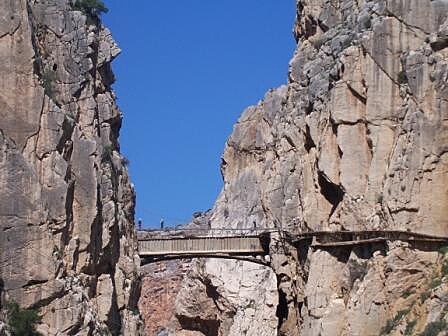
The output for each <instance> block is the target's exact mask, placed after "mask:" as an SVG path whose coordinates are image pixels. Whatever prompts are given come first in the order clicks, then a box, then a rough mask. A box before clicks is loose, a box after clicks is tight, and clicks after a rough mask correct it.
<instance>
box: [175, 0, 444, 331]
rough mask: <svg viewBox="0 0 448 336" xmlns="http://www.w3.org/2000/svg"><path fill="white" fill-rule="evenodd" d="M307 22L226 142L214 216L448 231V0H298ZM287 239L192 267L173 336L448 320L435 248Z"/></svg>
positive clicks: (301, 227)
mask: <svg viewBox="0 0 448 336" xmlns="http://www.w3.org/2000/svg"><path fill="white" fill-rule="evenodd" d="M294 33H295V36H296V39H297V45H298V47H297V50H296V52H295V54H294V57H293V58H292V60H291V62H290V70H289V81H288V84H287V85H285V86H282V87H280V88H278V89H275V90H271V91H270V92H268V93H267V94H266V96H265V98H264V99H263V100H262V101H261V102H260V103H259V104H258V105H256V106H252V107H249V108H248V109H247V110H245V111H244V113H243V114H242V116H241V118H240V119H239V121H238V123H237V124H236V125H235V127H234V130H233V133H232V135H231V136H230V138H229V140H228V141H227V144H226V148H225V151H224V154H223V160H222V174H223V178H224V188H223V190H222V192H221V194H220V196H219V198H218V200H217V201H216V204H215V206H214V208H213V210H212V212H211V218H210V224H211V227H231V228H244V227H246V228H251V227H253V226H254V225H256V226H257V227H277V228H282V229H285V230H295V231H299V232H309V231H323V230H327V231H334V230H385V229H388V230H409V231H414V232H420V233H427V234H434V235H448V206H447V204H448V122H447V118H448V82H447V79H448V1H446V0H370V1H368V0H361V1H355V0H298V1H297V22H296V25H295V28H294ZM280 242H281V240H276V239H274V241H273V247H275V246H274V245H278V246H277V248H275V249H273V250H274V251H277V252H274V253H273V254H272V255H271V257H272V265H273V269H270V268H264V267H262V266H258V265H252V264H250V263H247V262H233V261H215V260H210V261H207V262H205V264H204V263H197V264H196V266H193V268H192V271H191V272H190V274H189V276H188V277H187V279H186V280H185V282H184V285H183V289H182V290H181V291H180V293H179V296H178V298H177V302H176V304H177V306H176V315H177V319H178V323H179V324H180V325H181V327H182V329H183V331H181V332H177V333H176V334H178V335H183V334H184V333H185V332H187V330H189V331H190V332H194V335H235V336H236V335H288V336H292V335H378V334H380V332H381V329H382V328H383V327H384V328H385V329H383V333H385V334H396V335H398V334H400V332H401V333H403V332H405V331H406V333H408V334H412V333H417V332H422V331H423V330H425V328H426V329H427V328H433V327H436V326H437V325H438V326H443V324H444V323H445V322H444V321H446V319H447V317H446V312H447V310H448V292H447V285H446V281H447V278H446V277H445V276H446V273H445V272H446V271H447V269H446V268H445V269H444V268H443V265H445V259H444V257H443V256H442V255H440V254H438V253H437V247H434V246H425V247H422V246H416V245H415V244H408V243H404V242H400V241H395V242H389V243H387V244H379V245H375V244H371V245H367V246H361V247H345V248H339V249H331V250H325V249H319V248H317V249H312V248H304V249H303V250H300V251H297V250H295V249H294V248H292V247H290V246H283V247H282V246H280V245H281V244H280ZM278 247H280V248H278ZM443 269H444V270H445V271H443ZM192 293H193V294H192ZM192 297H193V298H194V299H193V298H192ZM236 298H238V299H236ZM251 300H252V301H251ZM443 328H444V327H443ZM440 330H444V329H440ZM174 333H175V332H174Z"/></svg>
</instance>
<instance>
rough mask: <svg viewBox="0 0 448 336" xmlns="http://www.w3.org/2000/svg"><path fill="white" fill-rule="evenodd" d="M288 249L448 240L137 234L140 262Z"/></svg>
mask: <svg viewBox="0 0 448 336" xmlns="http://www.w3.org/2000/svg"><path fill="white" fill-rule="evenodd" d="M273 235H275V239H277V240H279V241H283V242H286V243H288V244H290V245H292V246H299V245H306V246H308V247H311V248H314V249H317V248H321V249H328V248H338V247H339V248H340V247H350V246H358V245H366V244H378V243H385V242H388V241H405V242H409V243H412V244H414V245H415V244H418V245H419V246H429V247H430V248H431V249H433V248H434V246H436V247H437V246H445V245H448V237H442V236H435V235H428V234H423V233H416V232H408V231H398V230H387V231H384V230H376V231H369V230H366V231H318V232H308V233H303V232H301V233H297V232H294V231H288V230H279V229H257V230H251V229H181V230H163V231H145V232H144V233H143V234H140V235H139V239H138V242H139V255H140V257H141V258H142V260H143V263H144V264H145V263H149V262H154V261H158V260H166V259H177V258H195V257H210V258H226V259H238V260H247V261H253V262H257V263H261V264H267V263H268V261H267V258H264V256H266V255H268V254H269V248H270V242H271V238H272V237H274V236H273Z"/></svg>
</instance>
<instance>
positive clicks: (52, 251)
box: [0, 0, 140, 335]
mask: <svg viewBox="0 0 448 336" xmlns="http://www.w3.org/2000/svg"><path fill="white" fill-rule="evenodd" d="M81 3H86V2H85V1H84V2H81ZM119 52H120V50H119V48H118V47H117V45H116V44H115V42H114V41H113V39H112V37H111V35H110V32H109V31H108V29H107V28H105V27H104V26H103V25H102V24H101V22H100V20H99V17H98V15H97V12H96V11H95V10H94V9H91V8H88V7H84V8H83V7H82V6H75V5H74V1H73V2H72V1H70V0H48V1H37V0H8V1H1V2H0V60H1V62H0V76H1V79H0V200H1V201H0V284H1V286H0V292H1V303H2V304H4V303H5V302H6V301H8V300H15V301H17V302H18V303H19V304H20V305H21V306H23V307H32V308H37V309H39V312H40V314H41V315H42V317H43V319H42V324H41V325H39V328H38V329H39V331H40V332H41V333H43V334H44V335H95V334H101V335H104V334H109V333H110V334H114V335H118V334H124V335H137V334H139V328H140V326H139V323H140V322H139V321H140V316H139V314H138V311H137V309H136V308H137V302H136V300H137V297H138V290H139V282H138V273H137V271H138V269H137V265H138V263H139V260H138V255H137V254H136V243H135V232H134V227H133V222H134V218H133V216H134V191H133V188H132V185H131V184H130V182H129V178H128V173H127V170H126V165H125V163H126V160H125V159H124V158H123V157H122V156H121V155H120V152H119V144H118V135H119V129H120V124H121V117H122V116H121V113H120V111H119V109H118V107H117V105H116V103H115V96H114V94H113V92H112V90H111V84H112V83H113V81H114V76H113V74H112V72H111V66H110V62H111V61H112V60H113V59H114V57H116V56H117V55H118V54H119Z"/></svg>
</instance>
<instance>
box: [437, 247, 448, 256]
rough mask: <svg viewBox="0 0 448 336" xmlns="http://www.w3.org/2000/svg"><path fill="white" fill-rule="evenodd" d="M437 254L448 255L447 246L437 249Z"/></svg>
mask: <svg viewBox="0 0 448 336" xmlns="http://www.w3.org/2000/svg"><path fill="white" fill-rule="evenodd" d="M439 253H440V254H443V255H446V254H447V253H448V246H443V247H441V248H440V249H439Z"/></svg>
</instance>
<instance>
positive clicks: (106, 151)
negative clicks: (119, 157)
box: [101, 145, 114, 162]
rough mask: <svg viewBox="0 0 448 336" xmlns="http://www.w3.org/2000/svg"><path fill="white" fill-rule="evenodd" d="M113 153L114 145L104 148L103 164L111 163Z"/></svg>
mask: <svg viewBox="0 0 448 336" xmlns="http://www.w3.org/2000/svg"><path fill="white" fill-rule="evenodd" d="M113 152H114V148H113V147H112V145H105V146H104V147H103V153H102V154H101V161H103V162H106V161H111V160H112V155H113Z"/></svg>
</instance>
